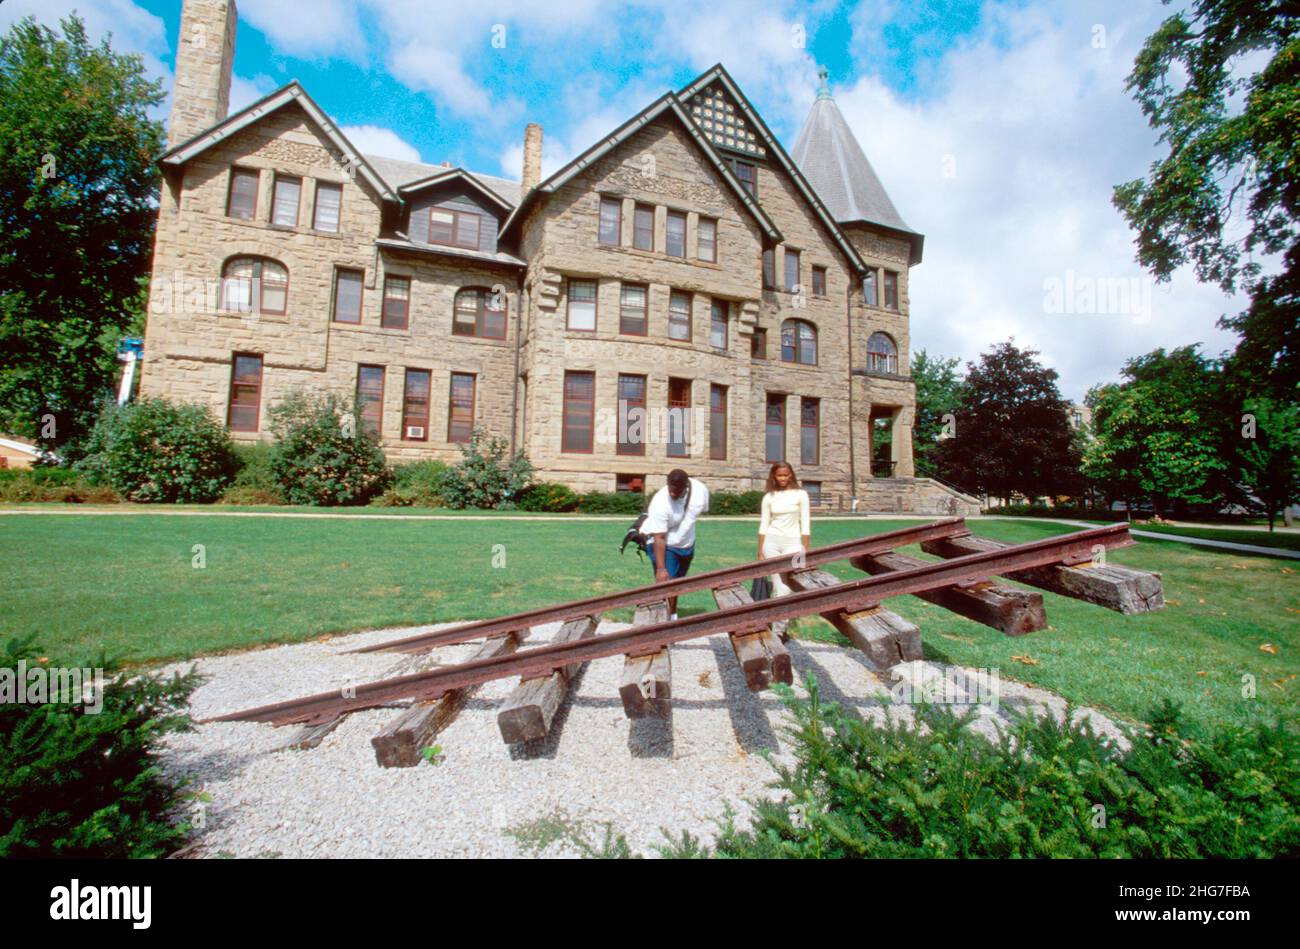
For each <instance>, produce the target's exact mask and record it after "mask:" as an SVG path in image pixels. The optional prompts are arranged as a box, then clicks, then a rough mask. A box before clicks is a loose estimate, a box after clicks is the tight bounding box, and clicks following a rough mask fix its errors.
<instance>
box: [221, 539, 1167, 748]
mask: <svg viewBox="0 0 1300 949" xmlns="http://www.w3.org/2000/svg"><path fill="white" fill-rule="evenodd" d="M1133 543H1134V541H1133V540H1132V539H1131V538H1130V537H1129V534H1128V526H1127V525H1126V524H1114V525H1109V526H1106V527H1099V528H1095V529H1091V530H1083V531H1077V532H1075V533H1072V534H1065V535H1062V536H1060V537H1051V538H1047V539H1045V540H1039V541H1033V542H1031V543H1025V544H1016V545H1009V544H1002V543H999V542H997V541H994V540H991V539H989V538H982V537H976V536H974V535H972V534H971V533H970V530H969V529H968V528H967V526H966V524H965V522H964V520H962V519H961V518H946V519H943V520H938V521H934V522H932V523H929V524H921V525H917V526H914V527H906V528H902V529H900V530H894V531H889V532H886V533H883V534H876V535H874V536H871V537H864V538H861V539H857V540H851V541H844V542H842V543H838V544H832V545H829V546H826V547H818V548H814V549H812V550H809V551H808V552H807V553H806V554H805V553H797V554H791V555H788V556H785V557H780V558H773V559H771V560H761V561H754V562H751V563H747V564H742V565H741V566H738V567H727V568H724V569H721V570H713V571H709V572H707V573H701V574H697V575H695V576H692V577H683V578H681V579H677V580H671V581H669V582H667V583H658V584H652V585H649V586H643V587H637V588H634V589H631V590H625V591H622V592H618V593H610V594H604V595H601V596H595V597H589V598H587V599H582V600H573V601H570V602H567V603H560V604H557V605H555V606H550V607H544V608H542V609H536V610H527V611H524V612H521V613H515V614H513V615H510V616H502V617H496V618H493V619H488V620H480V621H476V622H471V623H464V624H461V625H459V626H455V627H452V628H451V629H444V630H438V631H436V632H431V633H421V634H419V635H416V636H408V637H404V638H402V639H395V640H390V641H387V642H382V643H378V644H375V645H371V646H367V647H365V648H363V649H360V650H356V652H376V651H392V652H398V653H407V654H411V657H410V660H409V663H408V664H409V666H410V668H411V671H409V672H407V673H406V674H401V675H394V676H390V677H388V678H384V679H380V680H378V681H375V682H368V683H365V684H363V685H357V686H350V687H345V688H343V689H334V690H331V691H328V692H321V693H318V694H316V695H310V696H306V697H303V698H299V699H292V700H289V701H285V702H276V703H273V704H269V705H262V706H258V707H257V708H251V709H245V710H243V711H238V712H231V713H229V714H226V715H220V716H216V717H214V718H211V719H206V720H205V721H209V722H232V721H249V722H267V723H270V724H273V725H289V724H299V725H302V726H303V728H302V730H301V731H299V732H298V733H297V734H295V735H294V736H293V737H292V738H291V739H290V740H289V741H288V742H286V744H285V745H284V747H286V748H290V747H292V748H308V747H312V746H314V745H315V744H319V742H320V741H321V740H322V739H323V738H324V737H325V735H327V734H328V733H329V732H330V731H331V730H333V729H334V728H335V727H337V725H338V724H339V723H340V722H341V721H342V720H343V718H344V717H345V716H346V715H348V714H349V713H351V712H355V711H358V710H360V709H368V708H375V707H379V706H386V705H391V704H393V703H403V702H405V703H407V705H408V707H406V708H405V710H404V711H403V712H402V713H401V714H400V715H399V716H398V717H397V718H396V719H395V720H394V721H393V722H392V723H390V724H389V725H388V726H387V727H385V728H384V729H383V730H382V731H381V732H380V733H379V734H378V735H376V736H375V737H374V738H373V739H372V740H371V741H372V744H373V745H374V748H375V754H376V759H377V761H378V762H379V763H380V764H381V765H385V766H399V767H402V766H411V765H414V764H416V763H418V762H419V760H420V750H421V749H422V748H423V747H425V746H426V745H427V744H428V743H429V740H430V739H431V738H432V737H433V736H434V735H435V734H437V732H438V731H440V730H441V729H442V728H445V727H446V726H447V725H448V724H449V723H450V722H451V721H452V720H454V718H455V716H456V715H457V713H458V712H459V711H460V709H461V708H462V707H463V706H464V704H465V702H466V701H467V699H468V698H469V696H470V695H471V694H472V693H473V691H474V689H476V688H477V687H478V686H480V685H482V684H483V683H485V682H489V681H492V680H494V679H503V678H511V677H515V676H517V677H519V680H520V682H519V685H518V687H517V688H516V689H515V690H514V691H513V692H512V693H511V695H510V696H509V697H508V698H507V699H506V700H505V701H504V702H503V703H502V705H501V707H500V710H499V712H498V723H499V725H500V729H501V734H502V738H503V739H504V740H505V741H507V742H509V743H516V742H521V741H529V740H536V739H540V738H543V737H545V736H546V734H547V732H548V731H549V729H550V726H551V722H552V720H553V719H554V716H555V713H556V711H557V710H558V709H559V707H560V705H561V703H562V702H563V700H564V697H565V695H566V693H567V691H568V687H569V683H570V682H571V681H572V679H573V678H574V676H575V675H576V674H577V672H578V670H580V669H581V668H582V666H583V665H584V664H585V663H587V662H589V661H591V660H592V659H600V658H605V657H609V656H619V655H622V656H624V657H625V659H624V674H623V678H622V682H621V685H620V687H619V695H620V697H621V698H622V701H623V708H624V711H625V712H626V714H627V715H628V716H629V717H630V718H643V717H650V716H655V717H660V718H666V717H668V716H669V715H670V714H671V710H672V662H671V654H670V647H671V646H672V644H674V643H679V642H683V641H686V640H690V639H698V638H701V637H705V636H712V635H715V634H720V633H725V634H726V635H727V636H728V637H729V638H730V641H731V645H732V649H733V652H734V653H735V656H736V660H737V662H738V663H739V664H740V667H741V669H742V671H743V673H744V676H745V681H746V683H747V685H748V686H749V688H750V689H751V690H752V691H759V690H761V689H765V688H767V687H769V686H770V685H771V684H772V683H773V682H786V683H789V682H791V681H793V668H792V664H791V661H790V655H789V652H788V651H787V650H786V648H785V646H784V645H783V644H782V642H781V640H780V638H779V637H778V636H777V635H776V634H774V633H773V632H772V629H771V626H772V624H773V623H775V622H776V621H778V620H791V619H797V618H799V617H802V616H812V615H818V616H822V617H824V618H825V619H827V620H828V621H829V622H831V623H832V624H833V625H834V626H835V627H836V628H837V629H839V630H840V631H841V632H842V633H844V635H846V636H847V637H848V638H849V639H850V640H851V641H852V642H853V643H854V645H855V646H856V647H857V648H859V649H860V650H862V652H863V653H864V654H865V655H866V657H867V659H868V660H869V661H870V662H871V664H872V665H874V666H875V667H876V668H878V669H885V668H888V667H890V666H893V665H896V664H898V663H900V662H908V661H911V660H914V659H920V658H921V634H920V630H919V629H918V628H917V627H916V626H915V625H914V624H912V623H910V622H908V621H907V620H905V619H903V618H902V617H901V616H898V615H897V614H895V613H892V612H890V611H888V610H886V609H884V608H883V607H882V606H881V604H882V603H883V601H884V600H886V599H888V598H890V597H895V596H904V595H913V596H918V597H921V598H924V599H926V600H928V601H930V602H932V603H935V604H937V605H939V606H942V607H944V608H945V609H948V610H951V611H953V612H955V613H958V614H960V615H962V616H966V617H967V618H969V619H972V620H975V621H976V622H979V623H983V624H985V625H987V626H991V627H993V628H995V629H998V630H1000V631H1002V632H1004V633H1006V634H1007V635H1012V636H1018V635H1024V634H1025V633H1030V632H1033V631H1035V630H1038V629H1043V628H1045V627H1046V625H1047V617H1046V613H1045V610H1044V607H1043V598H1042V594H1041V593H1037V592H1033V591H1028V590H1023V589H1020V588H1018V587H1009V586H1006V585H1004V584H1000V583H997V582H995V581H994V579H993V578H995V577H1007V578H1010V579H1014V580H1016V581H1019V582H1021V583H1024V584H1028V585H1030V586H1034V587H1038V588H1040V589H1044V590H1048V591H1051V592H1054V593H1058V594H1061V595H1064V596H1069V597H1073V598H1075V599H1081V600H1085V601H1088V602H1091V603H1095V604H1097V605H1099V606H1104V607H1107V608H1109V609H1112V610H1115V611H1117V612H1121V613H1140V612H1148V611H1151V610H1156V609H1160V608H1161V607H1163V605H1164V594H1163V590H1162V587H1161V582H1160V577H1159V575H1158V574H1153V573H1147V572H1145V571H1140V570H1133V569H1131V568H1128V567H1120V566H1116V565H1107V564H1106V563H1105V551H1107V550H1113V549H1117V548H1121V547H1127V546H1131V545H1132V544H1133ZM914 544H920V545H921V548H922V550H924V551H925V552H927V553H932V554H937V555H938V556H939V557H941V558H943V559H940V560H934V561H926V560H922V559H920V558H916V557H911V556H907V555H904V554H900V553H898V550H899V548H901V547H906V546H909V545H914ZM840 561H848V562H849V563H850V564H852V565H853V566H854V567H855V568H857V569H859V570H861V571H863V573H864V574H866V576H863V577H862V578H861V579H855V580H849V581H843V580H840V579H839V578H837V577H835V576H833V575H832V574H830V573H827V572H825V571H824V570H820V569H818V568H819V567H821V566H824V565H826V564H830V563H835V562H840ZM774 573H780V574H781V575H782V576H784V577H785V578H786V579H787V582H788V583H789V585H790V586H791V587H792V589H794V590H796V591H797V592H794V593H791V594H790V595H788V596H785V597H778V598H775V599H769V600H762V601H759V602H754V601H752V600H751V598H750V596H749V593H748V592H747V591H746V589H745V588H744V586H742V584H744V583H745V582H746V581H748V580H752V579H754V578H756V577H761V576H768V575H771V574H774ZM704 589H708V590H711V591H712V593H713V597H714V601H715V603H716V604H717V607H718V609H716V610H714V611H712V612H706V613H700V614H697V615H694V616H686V617H683V618H681V619H677V620H669V619H668V612H667V599H668V597H670V596H680V595H681V594H683V593H689V592H692V591H697V590H704ZM629 606H631V607H635V610H636V611H635V615H634V618H633V624H632V625H631V626H630V627H628V628H627V629H623V630H620V631H618V632H612V633H605V634H603V635H596V631H597V627H598V625H599V622H600V617H601V614H602V613H604V612H606V611H608V610H612V609H618V608H622V607H629ZM556 622H559V623H561V624H562V626H561V628H560V631H559V632H558V633H557V634H556V635H555V637H554V638H553V640H552V641H551V642H550V643H546V644H542V645H534V646H528V647H527V648H525V642H526V640H527V638H528V636H529V633H530V631H532V630H534V629H536V628H537V627H540V626H543V625H546V624H551V623H556ZM474 640H484V642H483V644H482V645H481V646H480V648H479V650H478V652H477V653H476V654H475V655H474V656H473V657H472V658H470V659H469V660H467V661H465V662H461V663H458V664H455V665H448V666H441V667H436V668H427V667H424V666H427V664H428V662H429V661H430V660H429V653H430V651H431V650H433V649H436V648H437V647H439V646H446V645H452V644H457V643H467V642H471V641H474ZM422 660H423V662H422Z"/></svg>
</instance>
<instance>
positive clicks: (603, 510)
mask: <svg viewBox="0 0 1300 949" xmlns="http://www.w3.org/2000/svg"><path fill="white" fill-rule="evenodd" d="M649 500H650V499H649V498H647V497H646V496H645V495H644V494H641V493H639V492H635V491H590V492H588V493H587V494H583V495H581V496H579V498H578V510H579V511H581V512H582V513H583V514H631V515H632V516H633V517H635V516H636V515H638V514H640V513H641V512H642V511H644V510H645V506H646V504H647V503H649Z"/></svg>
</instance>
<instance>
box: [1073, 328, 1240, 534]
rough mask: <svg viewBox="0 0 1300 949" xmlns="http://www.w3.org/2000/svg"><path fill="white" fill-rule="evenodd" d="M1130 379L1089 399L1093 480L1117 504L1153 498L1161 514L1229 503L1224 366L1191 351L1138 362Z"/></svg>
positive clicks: (1087, 468)
mask: <svg viewBox="0 0 1300 949" xmlns="http://www.w3.org/2000/svg"><path fill="white" fill-rule="evenodd" d="M1123 375H1124V376H1125V380H1126V381H1124V382H1123V383H1121V384H1119V385H1107V386H1101V387H1099V388H1097V389H1094V390H1093V391H1092V392H1091V393H1089V397H1090V399H1091V405H1092V409H1093V415H1092V433H1093V441H1092V442H1091V444H1090V445H1089V447H1088V452H1087V455H1086V457H1085V461H1084V472H1085V474H1086V475H1087V476H1088V477H1089V478H1091V479H1093V480H1095V481H1096V482H1097V483H1098V484H1099V485H1100V486H1101V488H1102V490H1103V491H1104V492H1105V493H1106V494H1107V495H1108V496H1109V497H1112V498H1120V499H1123V500H1126V501H1131V500H1133V499H1135V498H1139V497H1147V498H1150V499H1151V503H1152V505H1153V506H1154V508H1155V512H1156V514H1157V515H1163V514H1164V513H1165V511H1166V510H1167V508H1168V507H1169V505H1170V503H1171V502H1172V503H1173V505H1174V507H1175V508H1176V509H1177V511H1176V513H1181V512H1182V510H1183V509H1184V508H1185V506H1186V505H1187V504H1189V503H1199V504H1209V503H1214V502H1217V501H1219V500H1221V499H1222V498H1223V497H1224V495H1225V492H1226V490H1227V488H1228V484H1227V473H1228V463H1227V462H1226V461H1225V460H1224V434H1225V431H1226V425H1227V423H1228V422H1230V421H1231V420H1232V419H1231V414H1230V412H1229V410H1228V405H1227V403H1226V402H1225V401H1224V392H1223V384H1222V378H1221V374H1220V371H1219V365H1218V363H1217V362H1216V361H1214V360H1212V359H1208V358H1206V357H1205V356H1202V355H1201V354H1200V353H1199V352H1197V347H1196V346H1195V345H1192V346H1184V347H1182V348H1180V349H1175V350H1174V351H1173V352H1170V353H1166V352H1165V351H1164V350H1163V349H1157V350H1155V351H1154V352H1151V353H1147V354H1146V355H1145V356H1139V357H1137V358H1135V359H1130V360H1129V361H1128V362H1127V363H1126V364H1125V366H1124V371H1123Z"/></svg>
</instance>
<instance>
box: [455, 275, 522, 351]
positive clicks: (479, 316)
mask: <svg viewBox="0 0 1300 949" xmlns="http://www.w3.org/2000/svg"><path fill="white" fill-rule="evenodd" d="M468 293H474V294H477V297H476V301H477V302H476V303H475V305H474V332H472V333H463V332H459V331H458V330H457V325H458V324H457V322H456V314H457V312H459V311H460V300H461V296H462V295H463V294H468ZM491 294H492V289H491V288H490V287H482V286H470V287H461V288H459V289H458V290H457V291H456V293H455V295H453V296H452V298H451V335H452V336H460V337H462V338H465V339H496V340H502V339H505V338H506V337H507V336H508V335H509V333H510V299H509V297H508V296H507V297H506V300H505V306H504V307H503V308H502V310H501V335H499V336H498V335H496V334H495V333H489V332H488V331H487V325H488V320H487V315H488V314H489V313H495V312H496V311H495V310H489V309H488V301H489V300H490V299H491Z"/></svg>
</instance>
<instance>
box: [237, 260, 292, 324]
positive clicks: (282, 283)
mask: <svg viewBox="0 0 1300 949" xmlns="http://www.w3.org/2000/svg"><path fill="white" fill-rule="evenodd" d="M288 305H289V271H288V270H286V269H285V266H284V264H282V263H280V262H278V261H275V260H271V259H270V258H269V257H231V258H230V259H229V260H227V261H226V264H225V266H224V267H222V268H221V308H222V309H223V310H225V311H226V312H227V313H269V314H273V315H276V316H283V315H284V313H285V310H286V309H287V308H288Z"/></svg>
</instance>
